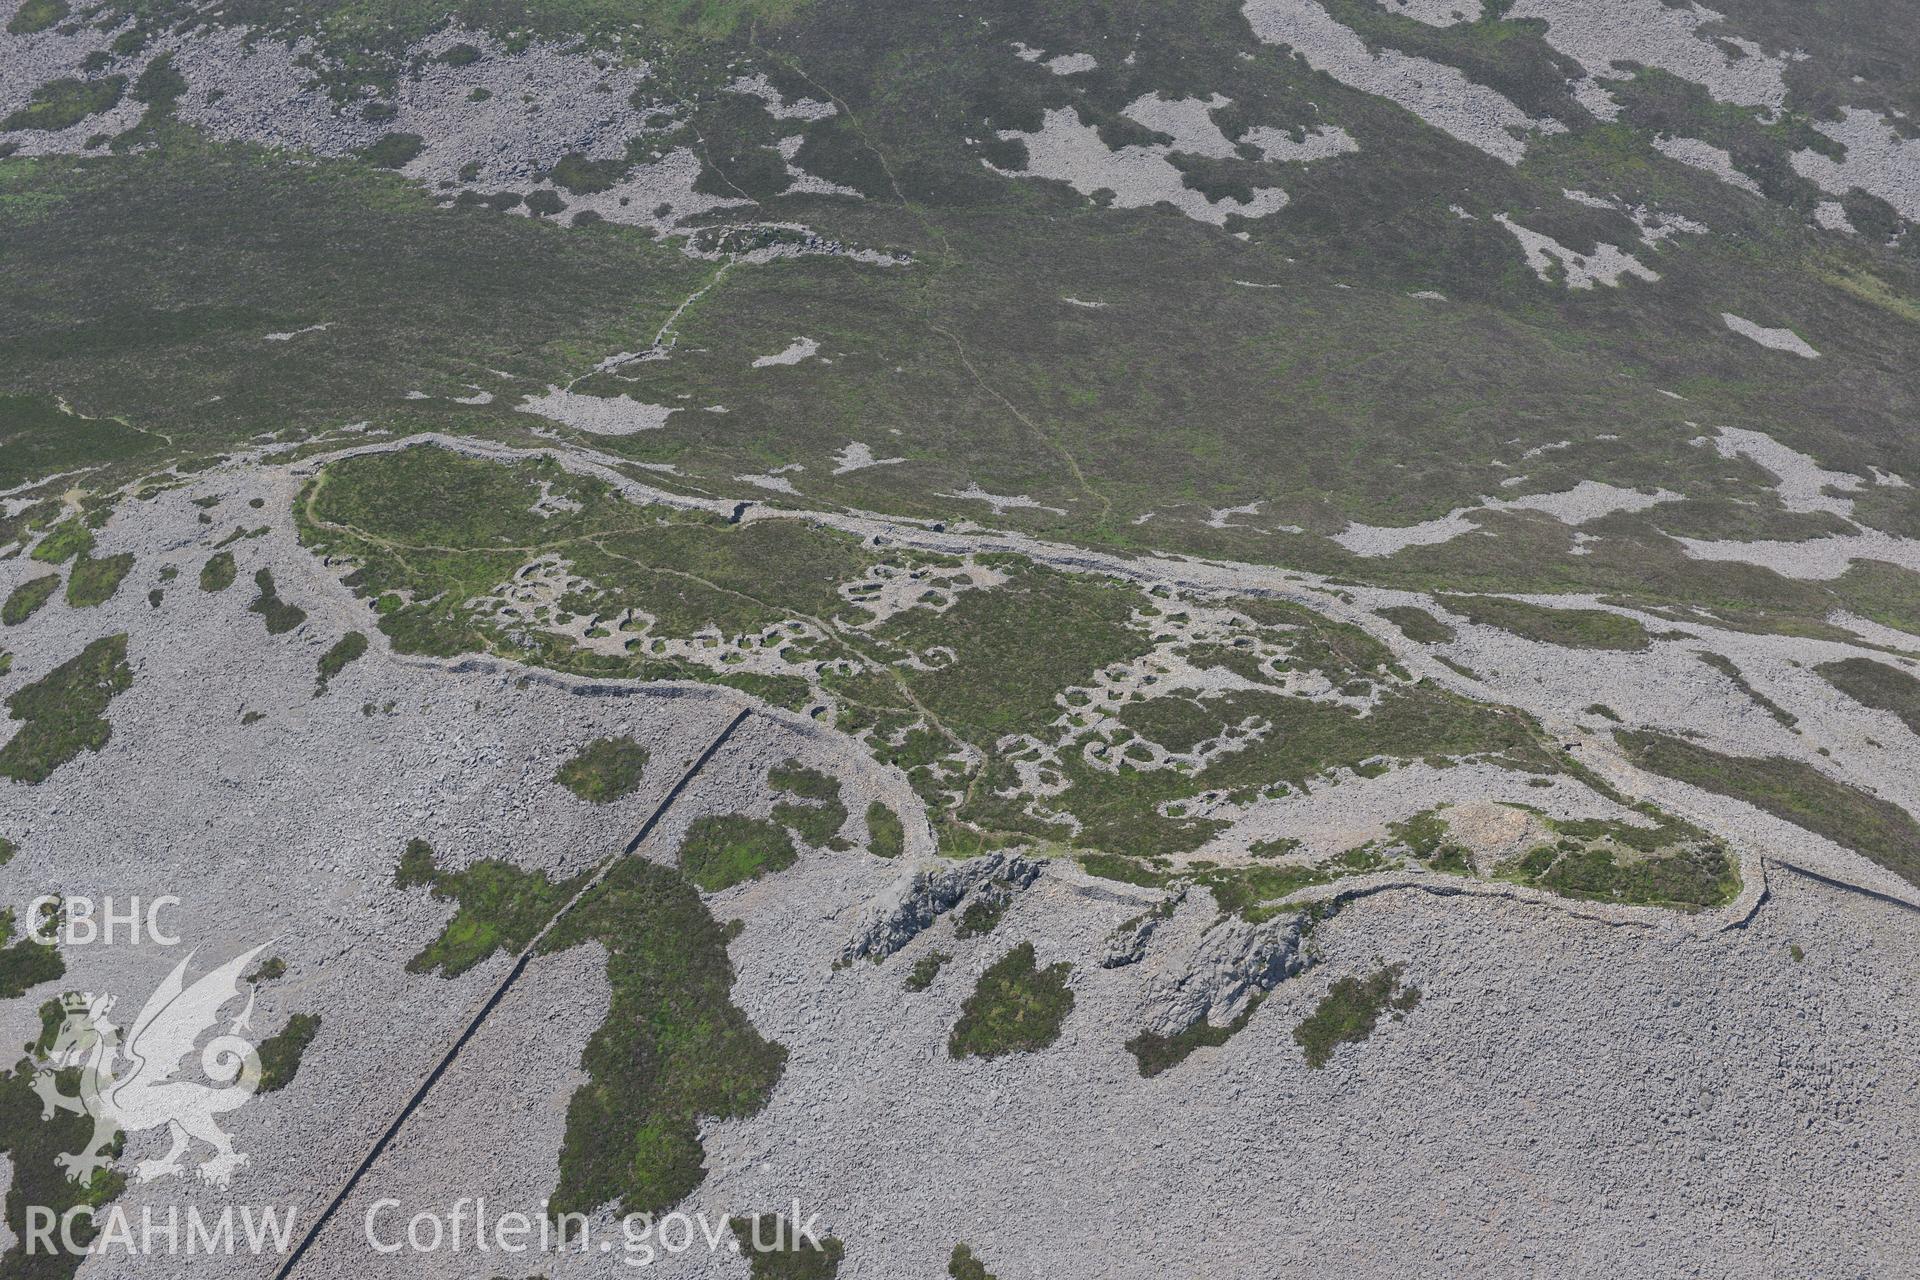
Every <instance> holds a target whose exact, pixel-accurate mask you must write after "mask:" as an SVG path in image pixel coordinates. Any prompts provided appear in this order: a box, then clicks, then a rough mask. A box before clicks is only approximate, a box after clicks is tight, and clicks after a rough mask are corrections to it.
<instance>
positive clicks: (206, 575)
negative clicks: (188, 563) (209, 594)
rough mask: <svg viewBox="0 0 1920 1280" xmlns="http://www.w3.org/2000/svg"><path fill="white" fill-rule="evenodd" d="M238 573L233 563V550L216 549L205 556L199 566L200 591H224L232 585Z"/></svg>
mask: <svg viewBox="0 0 1920 1280" xmlns="http://www.w3.org/2000/svg"><path fill="white" fill-rule="evenodd" d="M237 573H238V570H237V569H236V568H235V566H234V563H233V552H231V551H216V552H214V553H213V554H212V555H210V556H208V557H207V562H206V563H205V564H203V565H201V566H200V589H201V590H202V591H225V590H226V589H227V588H228V587H230V586H232V585H233V579H234V577H235V575H236V574H237Z"/></svg>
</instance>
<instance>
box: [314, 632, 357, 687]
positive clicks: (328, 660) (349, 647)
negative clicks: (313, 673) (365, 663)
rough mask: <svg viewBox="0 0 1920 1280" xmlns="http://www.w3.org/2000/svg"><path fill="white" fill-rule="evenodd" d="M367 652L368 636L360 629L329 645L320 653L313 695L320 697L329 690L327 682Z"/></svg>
mask: <svg viewBox="0 0 1920 1280" xmlns="http://www.w3.org/2000/svg"><path fill="white" fill-rule="evenodd" d="M366 652H367V638H366V636H364V635H362V634H361V633H360V632H358V631H349V632H347V634H345V635H343V636H341V637H340V638H339V639H338V640H335V641H334V642H333V644H332V645H330V646H328V648H327V651H326V652H325V653H323V654H321V655H320V662H319V665H318V679H317V680H316V682H315V684H314V690H313V696H314V697H316V698H317V697H319V696H320V695H321V694H323V693H325V692H326V691H327V682H328V681H329V680H332V679H333V678H334V677H335V676H337V675H339V674H340V673H341V672H342V671H345V670H346V669H347V664H348V663H350V662H354V661H357V660H358V659H360V658H361V657H362V656H364V655H365V654H366Z"/></svg>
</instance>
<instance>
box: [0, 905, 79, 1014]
mask: <svg viewBox="0 0 1920 1280" xmlns="http://www.w3.org/2000/svg"><path fill="white" fill-rule="evenodd" d="M46 910H51V908H46ZM13 930H14V914H13V908H12V907H7V908H4V909H0V1000H15V999H18V998H19V997H21V996H23V995H25V994H26V993H27V992H28V991H29V990H30V989H32V988H34V987H37V986H39V985H40V984H41V983H43V982H52V981H53V980H54V979H55V978H58V977H60V976H61V975H62V974H64V973H65V972H66V971H67V966H66V963H65V962H64V961H63V960H61V959H60V953H59V951H58V950H56V949H55V948H54V946H53V944H51V943H47V942H36V941H34V940H33V939H32V938H30V937H27V936H25V935H24V934H23V935H22V936H21V937H20V939H19V940H18V941H13V940H12V939H13Z"/></svg>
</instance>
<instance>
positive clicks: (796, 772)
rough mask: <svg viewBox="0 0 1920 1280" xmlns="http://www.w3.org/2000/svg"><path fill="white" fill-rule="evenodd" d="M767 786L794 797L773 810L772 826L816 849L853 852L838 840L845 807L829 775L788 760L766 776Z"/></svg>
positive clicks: (845, 842)
mask: <svg viewBox="0 0 1920 1280" xmlns="http://www.w3.org/2000/svg"><path fill="white" fill-rule="evenodd" d="M767 785H768V786H770V787H772V788H773V789H774V790H775V791H777V792H782V793H784V794H786V795H788V796H791V797H793V798H792V799H790V800H785V801H782V802H781V803H779V804H776V805H774V806H773V820H774V821H775V822H777V823H779V824H780V825H781V826H783V827H786V828H787V829H788V830H790V831H792V832H793V833H794V834H795V835H797V836H799V837H800V838H801V839H802V840H804V841H806V842H807V843H808V844H810V845H812V846H813V847H814V848H816V849H832V850H835V851H844V850H847V849H851V848H853V845H852V844H851V843H850V842H848V841H846V840H843V839H841V838H840V828H841V827H843V826H845V825H846V822H847V806H846V805H845V804H843V803H842V802H841V799H840V782H839V780H838V779H837V778H835V777H834V776H833V775H832V774H829V773H823V772H821V771H820V770H819V769H813V768H809V767H807V766H806V765H803V764H801V763H800V762H799V761H798V760H788V761H787V762H785V763H784V764H779V765H775V766H774V768H773V769H772V770H771V771H770V772H769V773H768V775H767Z"/></svg>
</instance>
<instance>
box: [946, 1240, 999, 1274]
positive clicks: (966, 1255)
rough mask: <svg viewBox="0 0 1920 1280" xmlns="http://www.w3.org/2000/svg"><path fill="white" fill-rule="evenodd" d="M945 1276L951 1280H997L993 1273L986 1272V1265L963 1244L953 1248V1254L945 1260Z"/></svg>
mask: <svg viewBox="0 0 1920 1280" xmlns="http://www.w3.org/2000/svg"><path fill="white" fill-rule="evenodd" d="M947 1275H948V1276H949V1277H951V1280H997V1277H995V1276H994V1274H993V1272H991V1271H989V1270H987V1264H986V1263H984V1262H982V1261H980V1259H979V1258H978V1257H976V1256H975V1255H974V1252H973V1250H972V1249H970V1248H968V1247H967V1246H966V1245H965V1244H964V1243H963V1244H956V1245H954V1246H953V1253H952V1255H951V1256H949V1257H948V1258H947Z"/></svg>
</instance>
